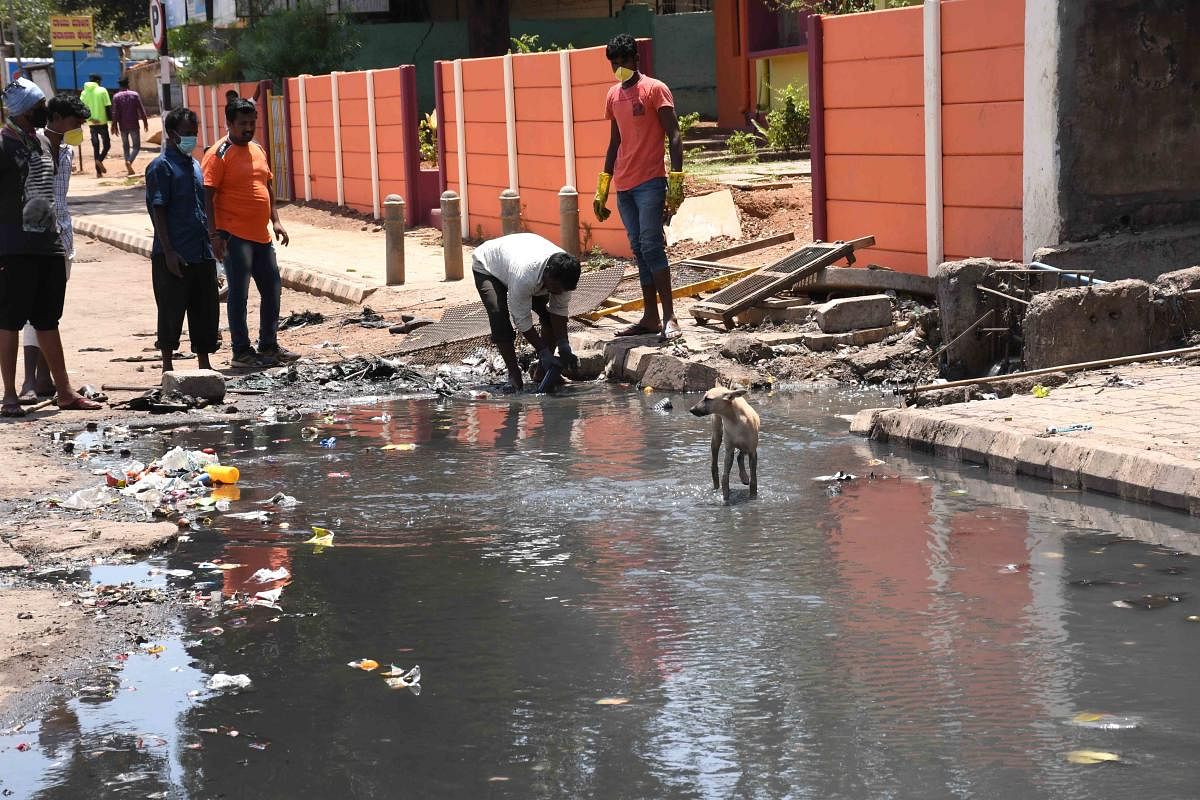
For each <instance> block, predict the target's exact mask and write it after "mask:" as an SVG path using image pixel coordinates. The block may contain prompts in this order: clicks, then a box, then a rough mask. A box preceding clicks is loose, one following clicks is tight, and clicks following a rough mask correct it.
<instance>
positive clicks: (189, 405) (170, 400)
mask: <svg viewBox="0 0 1200 800" xmlns="http://www.w3.org/2000/svg"><path fill="white" fill-rule="evenodd" d="M110 405H111V406H112V407H113V408H120V409H125V410H127V411H149V412H150V413H151V414H174V413H176V412H183V411H191V410H192V409H199V408H207V407H208V406H210V405H212V401H211V400H208V399H206V398H204V397H193V396H192V395H189V394H183V393H182V392H177V391H164V390H163V389H161V388H156V389H151V390H149V391H147V392H145V393H143V394H140V395H138V396H137V397H131V398H129V399H128V400H122V401H121V402H119V403H111V404H110Z"/></svg>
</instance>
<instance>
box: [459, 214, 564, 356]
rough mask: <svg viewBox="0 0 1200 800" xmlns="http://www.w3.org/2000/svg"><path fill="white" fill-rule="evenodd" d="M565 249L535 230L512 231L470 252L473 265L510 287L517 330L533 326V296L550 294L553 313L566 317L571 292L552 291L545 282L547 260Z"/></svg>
mask: <svg viewBox="0 0 1200 800" xmlns="http://www.w3.org/2000/svg"><path fill="white" fill-rule="evenodd" d="M561 252H563V249H562V248H561V247H559V246H558V245H556V244H555V243H554V242H551V241H550V240H549V239H543V238H542V237H541V236H538V235H537V234H536V233H511V234H509V235H508V236H501V237H499V238H498V239H492V240H490V241H487V242H484V243H483V244H481V245H479V247H476V248H475V252H474V253H472V254H471V261H472V264H471V268H472V269H473V270H475V271H476V272H482V273H484V274H485V275H491V276H492V277H494V278H496V279H497V280H498V281H500V282H501V283H503V284H504V286H505V288H507V289H508V313H509V314H511V315H512V318H513V324H514V325H515V326H516V328H517V330H519V331H521V332H522V333H524V332H525V331H527V330H529V329H530V328H532V327H533V298H534V297H535V296H541V295H549V296H550V302H549V303H548V306H549V309H550V313H552V314H558V315H559V316H562V317H565V316H567V308H568V306H569V305H570V301H571V293H570V292H563V293H562V294H551V293H550V291H549V290H548V289H547V288H546V287H545V286H543V285H542V274H543V273H544V272H545V270H546V260H547V259H548V258H550V256H552V255H554V254H555V253H561Z"/></svg>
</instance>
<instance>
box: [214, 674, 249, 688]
mask: <svg viewBox="0 0 1200 800" xmlns="http://www.w3.org/2000/svg"><path fill="white" fill-rule="evenodd" d="M249 685H250V676H249V675H226V674H225V673H224V672H218V673H217V674H216V675H213V676H212V677H211V678H209V679H208V688H209V689H211V690H212V691H214V692H222V691H228V690H230V689H245V688H246V687H248V686H249Z"/></svg>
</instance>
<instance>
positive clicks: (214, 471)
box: [204, 464, 241, 483]
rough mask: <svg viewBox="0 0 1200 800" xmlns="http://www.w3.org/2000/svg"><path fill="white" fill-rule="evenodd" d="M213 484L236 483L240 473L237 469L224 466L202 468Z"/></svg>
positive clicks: (211, 465)
mask: <svg viewBox="0 0 1200 800" xmlns="http://www.w3.org/2000/svg"><path fill="white" fill-rule="evenodd" d="M204 471H205V472H207V473H208V477H210V478H212V479H213V483H237V482H238V478H239V477H241V473H240V472H238V468H237V467H227V466H225V465H224V464H208V465H207V466H205V467H204Z"/></svg>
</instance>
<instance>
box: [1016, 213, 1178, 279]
mask: <svg viewBox="0 0 1200 800" xmlns="http://www.w3.org/2000/svg"><path fill="white" fill-rule="evenodd" d="M1033 260H1034V261H1040V262H1042V263H1043V264H1049V265H1050V266H1052V267H1058V268H1059V269H1091V270H1095V274H1096V277H1097V278H1100V279H1102V280H1120V279H1121V278H1141V279H1142V280H1146V281H1152V280H1154V279H1155V277H1156V276H1157V275H1159V274H1160V273H1163V272H1167V271H1168V270H1182V269H1184V268H1185V267H1190V266H1193V265H1195V264H1200V225H1186V226H1172V227H1165V228H1152V229H1149V230H1145V231H1142V232H1141V233H1124V234H1120V235H1118V236H1106V237H1103V238H1100V239H1095V240H1092V241H1088V242H1062V243H1060V244H1056V245H1054V246H1053V247H1043V248H1041V249H1039V250H1038V251H1037V252H1035V253H1034V254H1033Z"/></svg>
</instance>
